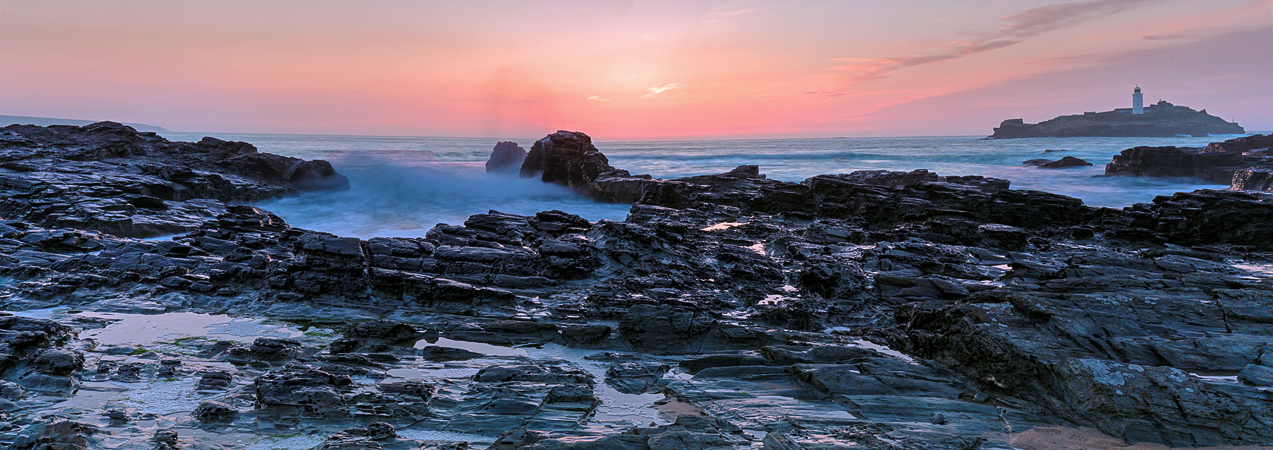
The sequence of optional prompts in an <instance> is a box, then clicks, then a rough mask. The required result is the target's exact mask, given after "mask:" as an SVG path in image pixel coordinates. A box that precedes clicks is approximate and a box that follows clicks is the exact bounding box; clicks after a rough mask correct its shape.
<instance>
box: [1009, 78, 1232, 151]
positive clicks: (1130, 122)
mask: <svg viewBox="0 0 1273 450" xmlns="http://www.w3.org/2000/svg"><path fill="white" fill-rule="evenodd" d="M1142 96H1143V94H1142V93H1141V91H1140V87H1139V86H1137V87H1136V89H1135V90H1133V91H1132V107H1131V108H1118V109H1115V110H1113V111H1104V112H1085V113H1083V114H1075V115H1070V116H1060V117H1057V118H1055V119H1051V120H1045V121H1043V122H1039V123H1037V124H1032V123H1025V120H1023V119H1008V120H1005V121H1003V122H1002V123H1000V124H999V127H998V128H995V131H994V134H992V135H990V138H991V139H1015V138H1031V137H1081V136H1097V137H1171V136H1181V135H1185V136H1194V137H1205V136H1210V135H1213V134H1245V133H1246V130H1244V129H1243V128H1242V127H1241V126H1240V125H1238V124H1237V123H1235V122H1228V121H1225V120H1224V119H1221V118H1219V117H1216V116H1213V115H1211V114H1208V113H1207V110H1205V109H1204V110H1201V111H1196V110H1194V109H1192V108H1189V107H1187V106H1178V105H1173V104H1171V103H1169V102H1167V101H1165V100H1159V101H1158V103H1155V104H1152V105H1149V106H1143V100H1142V98H1143V97H1142Z"/></svg>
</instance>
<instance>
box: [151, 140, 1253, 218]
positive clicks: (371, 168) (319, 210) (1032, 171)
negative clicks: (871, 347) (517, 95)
mask: <svg viewBox="0 0 1273 450" xmlns="http://www.w3.org/2000/svg"><path fill="white" fill-rule="evenodd" d="M204 135H205V134H199V133H165V136H166V137H168V138H170V139H175V140H190V141H197V140H198V139H200V138H202V137H203V136H204ZM211 135H213V136H216V137H218V138H221V139H228V140H241V141H247V142H251V143H253V144H254V145H256V146H257V147H258V148H259V149H260V150H261V151H263V152H270V153H278V154H282V155H288V156H295V157H298V158H304V159H327V160H329V161H332V164H333V165H335V166H336V169H337V170H338V171H340V172H341V173H344V174H346V175H348V176H349V177H350V182H351V184H352V185H353V189H351V190H350V191H347V192H342V193H336V194H332V193H324V194H310V195H305V196H301V197H297V198H290V199H284V200H280V201H276V202H271V203H267V204H264V205H262V206H263V207H265V208H267V209H270V210H272V211H274V212H275V213H277V214H279V215H280V216H281V217H283V218H284V219H285V220H287V221H288V222H289V223H291V224H292V225H295V226H300V227H304V228H310V229H317V230H323V231H329V232H333V233H337V234H341V235H348V236H359V237H373V236H422V235H424V233H425V232H426V231H428V229H430V228H432V227H433V226H434V225H436V224H438V223H451V224H459V223H462V222H463V221H464V219H465V218H467V217H468V216H469V215H472V214H477V213H483V212H486V211H488V210H492V209H493V210H498V211H503V212H510V213H516V214H533V213H535V212H538V211H543V210H549V209H560V210H563V211H566V212H570V213H575V214H579V215H581V216H584V217H586V218H588V219H591V220H602V219H610V220H622V219H623V218H624V217H625V216H626V214H627V211H628V207H627V206H625V205H602V204H596V203H592V202H590V201H588V200H586V199H582V198H579V197H577V196H576V195H575V194H573V193H572V192H570V191H568V190H566V189H563V188H560V187H557V186H550V185H544V184H542V183H538V182H535V181H532V180H522V179H516V178H510V177H493V176H487V175H486V174H485V173H484V172H483V166H482V163H484V162H485V161H486V159H487V158H488V157H489V156H490V151H491V148H492V147H494V145H495V143H496V142H498V141H505V140H511V141H514V142H518V143H520V144H521V145H522V147H524V148H526V149H529V148H530V146H531V144H533V143H534V141H535V139H536V138H533V137H532V138H489V139H487V138H421V137H384V136H320V135H267V134H226V133H214V134H211ZM1232 137H1234V136H1213V137H1209V138H1192V137H1178V138H1033V139H1010V140H985V139H982V137H980V136H950V137H896V138H828V139H769V140H715V141H657V142H652V141H642V142H628V141H606V140H604V139H596V140H595V142H594V143H595V144H596V146H597V147H598V148H599V149H600V150H601V151H602V152H603V153H605V154H606V156H607V157H609V159H610V163H611V165H613V166H615V167H619V168H623V169H628V170H629V171H631V172H632V173H633V174H643V173H644V174H650V175H653V176H655V177H660V178H676V177H683V176H690V175H702V174H711V173H720V172H725V171H728V170H730V169H732V168H734V167H736V166H738V165H740V164H759V165H760V170H761V172H762V173H765V174H767V175H768V176H769V177H770V178H774V179H779V180H787V181H800V180H803V179H805V178H808V177H810V176H813V175H818V174H824V173H841V172H852V171H855V170H878V169H883V170H913V169H928V170H930V171H933V172H937V173H938V174H940V175H985V176H990V177H996V178H1006V179H1008V180H1011V181H1012V187H1013V188H1014V189H1035V190H1042V191H1049V192H1055V193H1059V194H1064V195H1069V196H1073V197H1078V198H1081V199H1083V201H1084V202H1085V203H1087V204H1089V205H1093V206H1109V207H1123V206H1128V205H1131V204H1133V203H1140V202H1148V201H1150V200H1152V199H1153V198H1154V196H1156V195H1167V194H1171V193H1174V192H1179V191H1191V190H1194V189H1202V188H1221V187H1222V186H1217V185H1207V184H1201V183H1200V182H1198V181H1196V180H1188V179H1149V178H1128V177H1110V178H1106V177H1103V176H1101V175H1103V174H1104V166H1105V163H1108V162H1109V161H1110V159H1111V158H1112V157H1113V156H1114V155H1116V154H1118V153H1119V152H1120V151H1122V150H1123V149H1127V148H1131V147H1135V146H1140V145H1149V146H1164V145H1174V146H1185V147H1190V146H1194V147H1201V146H1205V145H1206V144H1207V143H1210V142H1214V141H1220V140H1224V139H1230V138H1232ZM1045 150H1062V151H1053V152H1049V153H1046V154H1045V153H1044V152H1045ZM1062 156H1074V157H1077V158H1082V159H1084V160H1087V161H1088V162H1091V163H1093V164H1094V165H1093V166H1091V167H1079V168H1071V169H1059V170H1048V169H1037V168H1033V167H1024V166H1022V165H1021V162H1022V161H1025V160H1028V159H1036V158H1047V159H1059V158H1061V157H1062Z"/></svg>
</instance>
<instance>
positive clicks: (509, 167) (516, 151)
mask: <svg viewBox="0 0 1273 450" xmlns="http://www.w3.org/2000/svg"><path fill="white" fill-rule="evenodd" d="M525 161H526V149H523V148H522V147H521V146H520V145H517V143H516V142H508V141H505V142H500V143H497V144H495V149H494V150H492V151H491V157H490V159H488V160H487V161H486V173H510V174H511V173H519V172H520V171H521V167H522V163H523V162H525Z"/></svg>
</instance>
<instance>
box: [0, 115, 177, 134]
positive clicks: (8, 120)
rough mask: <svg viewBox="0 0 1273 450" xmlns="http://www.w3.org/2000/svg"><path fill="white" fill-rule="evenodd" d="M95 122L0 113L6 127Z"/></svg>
mask: <svg viewBox="0 0 1273 450" xmlns="http://www.w3.org/2000/svg"><path fill="white" fill-rule="evenodd" d="M96 122H97V121H96V120H80V119H57V118H52V117H30V116H5V115H0V127H6V126H9V125H39V126H42V127H47V126H49V125H72V126H77V127H82V126H85V125H89V124H92V123H96ZM124 125H128V126H130V127H133V129H135V130H137V131H153V132H156V133H166V132H168V130H167V129H164V128H163V127H157V126H154V125H147V124H144V123H125V124H124Z"/></svg>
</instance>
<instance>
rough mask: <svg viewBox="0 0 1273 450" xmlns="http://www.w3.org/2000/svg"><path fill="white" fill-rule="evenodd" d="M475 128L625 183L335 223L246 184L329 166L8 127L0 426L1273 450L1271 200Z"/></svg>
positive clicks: (266, 439)
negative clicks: (462, 211)
mask: <svg viewBox="0 0 1273 450" xmlns="http://www.w3.org/2000/svg"><path fill="white" fill-rule="evenodd" d="M510 154H512V155H513V156H512V157H510V156H509V155H510ZM496 156H498V158H497V160H496V161H494V162H495V163H494V164H491V165H489V166H488V167H490V168H491V169H492V172H496V173H499V175H494V174H493V175H492V176H524V177H535V178H538V179H541V180H543V181H545V182H551V183H557V184H562V185H565V186H570V187H572V188H574V189H576V190H577V191H579V192H580V193H583V194H585V195H589V196H591V197H593V198H596V199H598V200H601V201H614V202H630V203H632V204H633V206H632V209H631V212H630V214H629V215H628V217H627V219H626V220H624V221H622V222H616V221H599V222H590V221H588V220H586V219H584V218H582V217H579V216H575V215H572V214H568V213H565V212H561V211H544V212H540V213H537V214H534V215H529V216H522V215H513V214H506V213H501V212H497V211H490V212H488V213H486V214H478V215H474V216H472V217H470V218H469V219H468V220H467V221H465V222H464V223H463V224H460V225H439V226H437V227H435V228H434V229H433V230H432V231H430V232H429V233H428V234H427V235H426V236H424V237H420V238H373V239H367V240H362V239H357V238H350V237H340V236H336V235H332V234H328V233H322V232H317V231H311V230H304V229H299V228H294V227H291V226H289V225H288V224H287V223H286V222H285V221H284V220H283V219H282V218H280V217H278V216H276V215H274V214H272V213H270V212H268V211H265V210H262V209H259V208H256V207H253V206H250V205H247V204H244V203H245V202H248V203H250V202H252V201H253V200H254V199H259V198H264V197H269V196H275V195H288V194H289V193H291V192H296V191H298V190H301V189H325V188H339V187H341V186H342V181H343V177H340V176H339V175H338V174H336V173H335V171H333V170H330V169H331V168H330V166H328V165H326V164H325V163H322V162H318V161H311V162H305V161H299V160H290V159H286V158H284V157H280V156H273V155H264V154H259V153H256V152H254V149H251V148H250V145H249V144H246V143H238V142H225V141H219V140H214V139H205V140H203V141H201V142H199V143H175V142H168V141H165V140H163V139H162V138H158V137H156V136H153V135H149V134H146V133H137V132H136V131H135V130H132V129H131V128H128V127H126V126H122V125H118V124H110V123H106V124H94V125H90V126H86V127H48V128H44V127H31V126H25V127H23V126H18V127H7V128H3V129H0V195H2V196H3V199H4V200H3V209H0V216H3V217H4V219H5V220H3V221H2V222H0V306H3V308H4V309H5V310H6V311H8V312H6V313H3V314H0V409H2V410H3V411H4V415H3V416H0V417H2V418H3V423H2V424H0V444H3V445H6V446H8V447H10V448H16V449H21V450H27V449H46V448H59V449H88V448H93V449H97V448H146V449H166V450H171V449H205V448H207V449H213V448H217V449H219V448H241V447H245V446H247V447H258V448H271V447H274V448H314V449H434V450H441V449H452V450H453V449H466V448H491V449H499V450H513V449H524V450H549V449H552V450H562V449H632V450H656V449H659V450H661V449H682V448H692V449H704V450H707V449H712V450H727V449H744V448H763V449H768V450H802V449H803V450H814V449H841V448H871V449H897V450H902V449H906V450H910V449H961V450H967V449H1005V450H1006V449H1013V448H1020V449H1042V448H1066V447H1065V446H1069V447H1068V448H1078V447H1123V446H1129V445H1132V444H1135V443H1155V444H1166V445H1170V446H1181V447H1198V446H1232V445H1270V444H1273V419H1271V418H1273V392H1270V390H1269V389H1270V388H1273V332H1270V327H1269V324H1271V323H1273V313H1271V311H1273V308H1271V307H1273V242H1271V241H1270V240H1269V239H1268V236H1270V235H1273V195H1267V194H1259V193H1248V192H1237V191H1222V190H1202V191H1196V192H1192V193H1178V194H1175V195H1172V196H1164V197H1158V198H1156V199H1154V201H1153V202H1152V203H1145V204H1138V205H1135V206H1132V207H1129V208H1125V209H1110V208H1094V207H1090V206H1087V205H1084V204H1083V202H1082V201H1081V200H1079V199H1075V198H1070V197H1065V196H1061V195H1056V194H1050V193H1046V192H1039V191H1027V190H1014V189H1011V188H1010V183H1009V182H1008V181H1007V180H1001V179H994V178H985V177H980V176H940V175H938V174H934V173H931V172H928V171H924V170H916V171H912V172H886V171H865V172H854V173H848V174H832V175H819V176H815V177H812V178H809V179H806V180H804V181H802V182H798V183H796V182H785V181H778V180H772V179H769V178H767V177H765V176H764V175H763V174H761V172H760V168H759V167H757V166H741V167H738V168H737V169H735V170H732V171H730V172H728V173H724V174H719V175H706V176H696V177H689V178H683V179H677V180H663V179H656V178H652V177H649V176H633V175H631V174H629V173H628V172H627V171H624V170H622V169H618V168H614V167H611V166H610V165H609V162H608V160H607V158H606V157H605V155H604V154H602V153H601V151H600V150H599V149H597V148H596V147H595V146H594V145H593V144H592V142H591V139H590V138H589V137H588V136H587V135H586V134H583V133H577V132H568V131H560V132H557V133H554V134H552V135H549V136H547V137H545V138H544V139H541V140H540V141H538V142H536V143H535V144H534V145H533V146H532V148H531V150H530V152H529V153H528V154H527V155H526V157H525V158H524V160H521V161H520V166H519V167H517V164H518V162H517V161H518V160H520V159H521V158H519V157H518V156H520V149H519V148H516V147H515V144H501V147H500V148H498V152H497V154H496ZM508 167H517V170H511V169H510V168H508ZM139 224H141V225H139ZM166 233H174V234H177V236H175V237H171V238H166V239H145V238H148V237H154V236H156V235H159V234H166ZM143 324H144V326H143ZM174 324H175V325H174ZM190 324H207V325H208V326H212V325H216V326H218V327H225V328H227V329H243V328H245V327H247V328H251V329H254V330H257V331H254V332H252V333H247V334H241V335H236V334H232V333H230V332H229V331H227V332H226V333H222V334H216V335H213V334H211V333H209V332H208V331H206V328H201V327H204V325H194V326H192V325H190ZM155 327H161V328H162V327H173V328H180V327H184V328H187V331H188V332H196V334H197V332H199V330H204V331H203V333H204V334H202V335H197V336H191V337H183V338H181V339H173V338H165V337H163V336H164V335H162V334H160V333H156V332H151V331H147V332H142V331H138V330H149V329H151V328H155ZM252 327H255V328H252ZM190 329H193V330H190ZM130 330H131V331H130ZM253 333H255V334H253Z"/></svg>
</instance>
